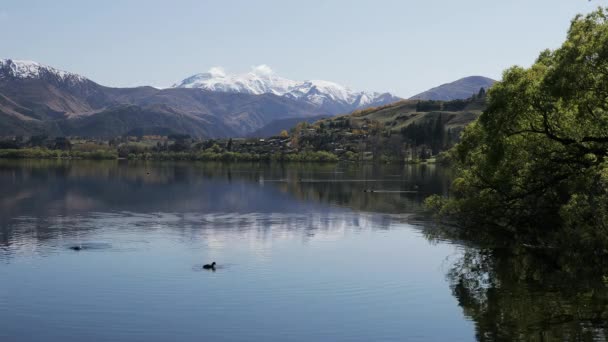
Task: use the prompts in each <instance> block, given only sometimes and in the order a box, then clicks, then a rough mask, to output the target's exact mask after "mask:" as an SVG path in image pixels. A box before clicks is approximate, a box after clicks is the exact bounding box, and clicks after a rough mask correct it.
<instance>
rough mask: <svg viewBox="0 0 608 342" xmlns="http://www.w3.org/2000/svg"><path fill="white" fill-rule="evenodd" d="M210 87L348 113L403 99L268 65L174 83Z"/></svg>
mask: <svg viewBox="0 0 608 342" xmlns="http://www.w3.org/2000/svg"><path fill="white" fill-rule="evenodd" d="M173 87H175V88H198V89H205V90H210V91H221V92H230V93H243V94H252V95H261V94H274V95H277V96H283V97H286V98H289V99H293V100H298V101H303V102H306V103H309V104H311V105H313V106H315V107H317V108H319V109H320V110H321V111H326V112H329V113H336V114H337V113H349V112H352V111H353V110H355V109H361V108H368V107H375V106H380V105H383V104H387V103H391V102H395V101H398V100H400V99H401V98H399V97H397V96H394V95H392V94H390V93H379V92H366V91H355V90H352V89H350V88H348V87H345V86H342V85H340V84H337V83H334V82H329V81H322V80H309V81H294V80H290V79H287V78H284V77H281V76H278V75H277V74H276V73H275V72H274V71H273V70H272V69H271V68H270V67H268V66H267V65H259V66H256V67H253V68H252V70H251V71H250V72H248V73H244V74H226V72H225V71H224V70H223V69H222V68H219V67H215V68H211V69H210V70H209V71H208V72H206V73H201V74H196V75H193V76H190V77H188V78H186V79H184V80H183V81H181V82H179V83H176V84H174V85H173Z"/></svg>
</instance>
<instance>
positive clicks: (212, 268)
mask: <svg viewBox="0 0 608 342" xmlns="http://www.w3.org/2000/svg"><path fill="white" fill-rule="evenodd" d="M203 268H204V269H206V270H214V269H215V261H214V262H212V263H211V264H205V265H203Z"/></svg>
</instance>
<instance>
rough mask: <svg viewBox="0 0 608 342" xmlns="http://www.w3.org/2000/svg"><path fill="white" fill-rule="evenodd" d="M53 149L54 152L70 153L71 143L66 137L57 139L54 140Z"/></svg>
mask: <svg viewBox="0 0 608 342" xmlns="http://www.w3.org/2000/svg"><path fill="white" fill-rule="evenodd" d="M53 148H54V149H56V150H63V151H70V150H72V143H71V142H70V139H68V138H66V137H57V138H55V144H54V145H53Z"/></svg>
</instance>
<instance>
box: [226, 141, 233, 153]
mask: <svg viewBox="0 0 608 342" xmlns="http://www.w3.org/2000/svg"><path fill="white" fill-rule="evenodd" d="M226 151H228V152H232V138H230V139H228V143H227V144H226Z"/></svg>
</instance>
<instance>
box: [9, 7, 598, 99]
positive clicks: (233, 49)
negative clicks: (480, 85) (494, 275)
mask: <svg viewBox="0 0 608 342" xmlns="http://www.w3.org/2000/svg"><path fill="white" fill-rule="evenodd" d="M600 5H601V6H606V5H608V1H605V0H593V1H591V2H589V1H587V0H509V1H504V0H503V1H498V0H485V1H481V0H424V1H423V0H418V1H408V0H395V1H382V0H375V1H357V0H351V1H338V0H335V1H332V0H323V1H318V0H306V1H287V0H277V1H266V0H256V1H253V0H243V1H230V0H214V1H206V0H190V1H187V0H184V1H181V0H172V1H167V0H162V1H156V0H154V1H135V0H121V1H119V0H116V1H112V0H104V1H84V0H74V1H67V0H53V1H47V0H44V1H32V0H2V1H1V2H0V32H2V34H1V37H2V38H1V41H0V58H15V59H29V60H35V61H38V62H41V63H45V64H50V65H52V66H55V67H57V68H60V69H64V70H68V71H73V72H77V73H80V74H83V75H85V76H87V77H89V78H91V79H93V80H94V81H97V82H99V83H101V84H103V85H108V86H135V85H146V84H150V85H156V86H167V85H170V84H172V83H174V82H175V81H178V80H180V79H183V78H185V77H186V76H189V75H192V74H194V73H198V72H203V71H206V70H207V69H209V68H210V67H213V66H222V67H224V68H225V69H226V71H227V72H245V71H248V70H249V69H250V68H251V66H253V65H258V64H268V65H269V66H271V67H272V68H273V69H274V70H275V71H276V72H277V73H278V74H280V75H282V76H284V77H288V78H292V79H297V80H305V79H325V80H330V81H335V82H338V83H342V84H345V85H349V86H351V87H352V88H355V89H361V90H364V89H366V90H378V91H391V92H394V93H395V94H397V95H400V96H404V97H407V96H411V95H413V94H415V93H417V92H420V91H423V90H426V89H428V88H430V87H433V86H436V85H439V84H441V83H445V82H449V81H453V80H455V79H458V78H460V77H463V76H468V75H484V76H489V77H493V78H500V75H501V73H502V70H503V69H505V68H506V67H509V66H511V65H514V64H518V65H523V66H528V65H530V64H531V63H532V62H533V61H534V59H535V58H536V56H537V55H538V53H539V52H540V51H541V50H543V49H545V48H556V47H558V46H559V45H560V44H561V43H562V42H563V40H564V38H565V35H566V31H567V29H568V26H569V23H570V20H571V19H572V18H573V17H574V15H575V14H577V13H587V12H590V11H592V10H593V9H595V8H596V7H598V6H600Z"/></svg>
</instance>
